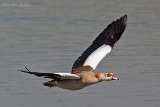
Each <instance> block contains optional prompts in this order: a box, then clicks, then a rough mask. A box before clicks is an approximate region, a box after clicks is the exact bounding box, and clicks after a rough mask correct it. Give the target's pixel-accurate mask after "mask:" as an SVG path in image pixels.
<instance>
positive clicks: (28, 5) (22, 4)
mask: <svg viewBox="0 0 160 107" xmlns="http://www.w3.org/2000/svg"><path fill="white" fill-rule="evenodd" d="M3 6H4V7H30V6H31V5H30V4H27V3H15V4H14V3H12V4H10V3H3Z"/></svg>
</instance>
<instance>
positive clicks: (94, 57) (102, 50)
mask: <svg viewBox="0 0 160 107" xmlns="http://www.w3.org/2000/svg"><path fill="white" fill-rule="evenodd" d="M111 50H112V48H111V46H109V45H105V44H104V45H102V46H101V47H99V48H98V49H96V50H95V51H94V52H93V53H92V54H91V55H90V56H89V57H88V58H87V59H86V61H85V63H84V66H85V65H90V66H91V67H92V68H93V69H94V70H95V68H96V67H97V65H98V64H99V62H100V61H101V60H102V59H103V58H104V57H105V56H106V55H107V54H108V53H110V52H111Z"/></svg>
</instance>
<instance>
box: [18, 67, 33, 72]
mask: <svg viewBox="0 0 160 107" xmlns="http://www.w3.org/2000/svg"><path fill="white" fill-rule="evenodd" d="M25 69H26V70H24V69H18V70H17V71H20V72H24V73H31V71H30V70H29V69H28V68H27V67H26V66H25Z"/></svg>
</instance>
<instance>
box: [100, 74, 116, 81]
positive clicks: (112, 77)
mask: <svg viewBox="0 0 160 107" xmlns="http://www.w3.org/2000/svg"><path fill="white" fill-rule="evenodd" d="M99 79H100V80H101V81H112V80H119V79H118V78H117V77H115V75H114V74H113V73H100V75H99Z"/></svg>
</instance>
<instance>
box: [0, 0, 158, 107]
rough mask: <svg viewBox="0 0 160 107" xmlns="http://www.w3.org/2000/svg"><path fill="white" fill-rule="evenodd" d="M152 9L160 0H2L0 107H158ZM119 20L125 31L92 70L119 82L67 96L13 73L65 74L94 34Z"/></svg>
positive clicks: (30, 77) (155, 9) (155, 18)
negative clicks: (125, 19)
mask: <svg viewBox="0 0 160 107" xmlns="http://www.w3.org/2000/svg"><path fill="white" fill-rule="evenodd" d="M4 3H6V4H4ZM7 3H8V5H7ZM15 4H16V6H13V5H15ZM159 4H160V1H159V0H134V1H129V0H61V1H60V0H45V1H44V0H34V1H27V0H14V2H13V1H11V0H8V1H7V0H1V2H0V10H1V11H0V106H1V107H63V106H64V107H160V5H159ZM26 5H27V6H26ZM124 14H128V25H127V28H126V30H125V32H124V34H123V36H122V38H121V39H120V40H119V41H118V42H117V43H116V44H115V47H114V48H113V50H112V52H111V53H110V54H109V55H108V56H107V57H105V58H104V59H103V60H102V61H101V62H100V64H99V65H98V67H97V69H96V73H99V72H113V73H114V74H115V75H116V76H117V77H118V78H120V80H119V81H110V82H101V83H98V84H95V85H92V86H89V87H86V88H84V89H82V90H78V91H69V90H63V89H59V88H48V87H43V86H42V85H41V83H43V82H46V81H48V79H44V78H38V77H35V76H34V75H28V74H24V73H20V72H18V71H16V70H17V69H20V68H24V66H27V67H28V68H29V69H30V70H31V71H35V72H70V71H71V67H72V64H73V63H74V61H75V60H76V59H77V58H78V57H79V56H80V55H81V53H82V52H83V51H84V50H85V49H86V48H87V47H88V46H89V45H90V44H91V43H92V41H93V40H94V39H95V38H96V37H97V36H98V34H99V33H100V32H101V31H102V30H103V29H104V28H105V27H106V26H107V25H108V24H109V23H111V22H112V21H113V20H116V19H117V18H119V17H121V16H122V15H124Z"/></svg>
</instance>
